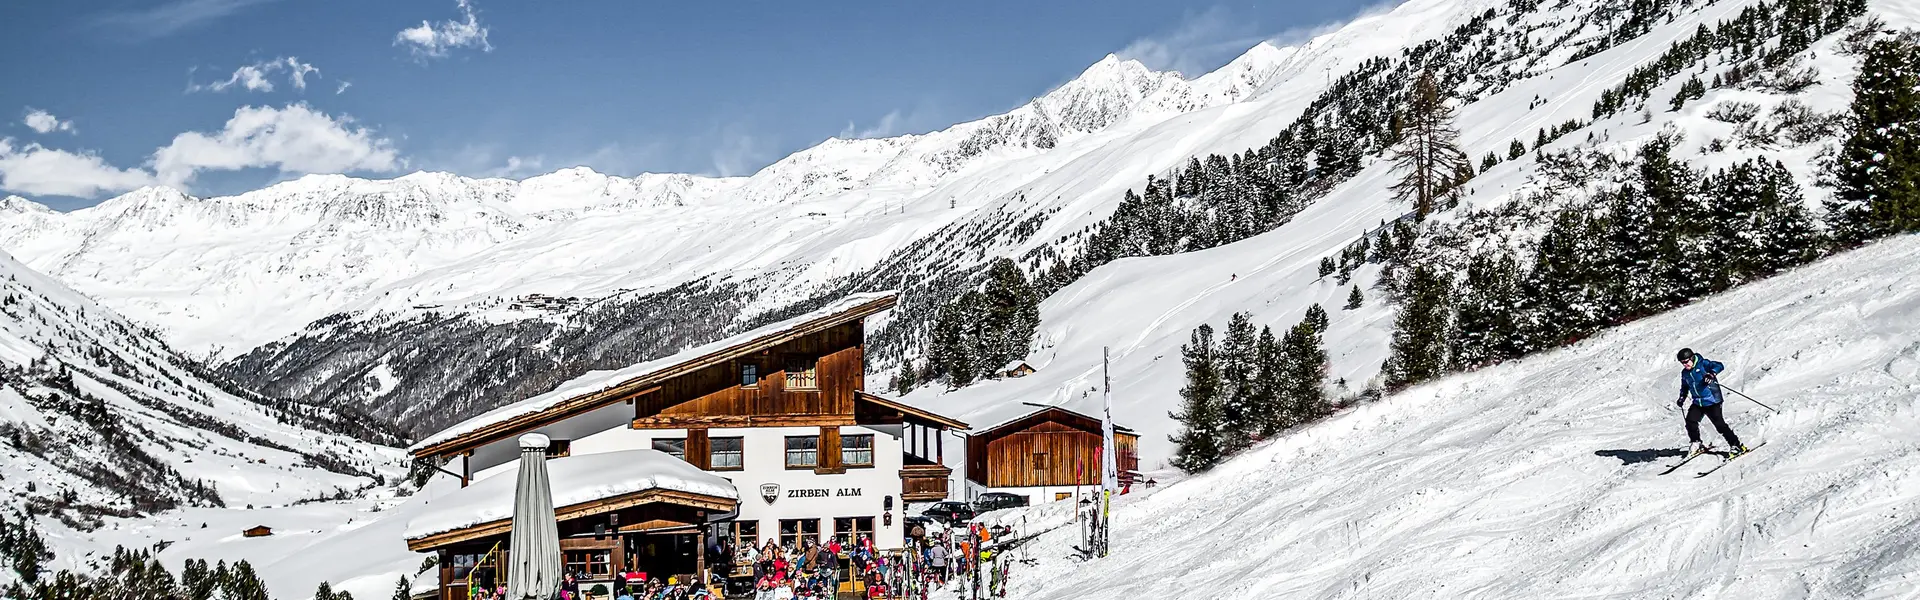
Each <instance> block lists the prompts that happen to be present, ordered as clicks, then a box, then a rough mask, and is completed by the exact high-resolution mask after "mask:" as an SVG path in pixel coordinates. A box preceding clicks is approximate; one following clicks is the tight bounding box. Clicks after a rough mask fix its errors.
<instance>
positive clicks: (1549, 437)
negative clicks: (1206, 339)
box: [996, 235, 1920, 600]
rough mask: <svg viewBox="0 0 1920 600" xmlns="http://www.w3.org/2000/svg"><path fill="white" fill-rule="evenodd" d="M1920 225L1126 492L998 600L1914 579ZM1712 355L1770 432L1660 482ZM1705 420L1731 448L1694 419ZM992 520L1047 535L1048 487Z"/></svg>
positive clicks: (1050, 546)
mask: <svg viewBox="0 0 1920 600" xmlns="http://www.w3.org/2000/svg"><path fill="white" fill-rule="evenodd" d="M1915 256H1920V236H1913V235H1909V236H1905V237H1901V238H1897V239H1894V240H1890V241H1886V242H1883V243H1879V244H1876V245H1873V246H1870V247H1867V248H1864V249H1861V250H1857V251H1854V252H1850V253H1847V254H1843V255H1839V256H1836V257H1832V258H1829V259H1827V260H1824V261H1822V262H1819V263H1817V264H1814V265H1810V266H1808V267H1805V268H1802V269H1799V270H1796V271H1793V272H1790V273H1787V274H1784V275H1781V276H1779V277H1776V278H1773V279H1771V280H1767V281H1763V282H1758V283H1754V284H1751V285H1749V286H1746V287H1743V288H1740V289H1736V290H1734V291H1732V292H1729V293H1726V294H1723V295H1720V296H1716V297H1712V298H1709V299H1706V300H1703V301H1700V302H1698V303H1696V304H1694V305H1690V306H1687V307H1684V308H1681V309H1679V310H1676V311H1673V312H1670V313H1668V314H1665V315H1660V316H1657V317H1653V318H1649V319H1645V320H1642V321H1638V322H1635V323H1631V324H1628V325H1625V326H1622V327H1618V328H1616V329H1613V330H1610V331H1607V332H1605V333H1603V334H1602V335H1599V336H1596V337H1594V338H1590V339H1588V340H1585V341H1583V342H1581V343H1579V344H1576V345H1574V346H1572V347H1568V348H1565V349H1562V350H1559V351H1555V352H1550V353H1546V354H1543V355H1539V356H1535V357H1531V358H1527V359H1525V360H1520V361H1515V362H1511V363H1507V364H1503V365H1499V366H1495V367H1490V368H1487V369H1483V370H1480V371H1477V372H1473V373H1467V374H1461V375H1456V376H1452V377H1447V378H1445V379H1442V380H1440V381H1438V382H1435V383H1432V384H1428V385H1423V386H1418V387H1414V388H1411V389H1408V390H1405V391H1403V392H1401V393H1398V394H1394V395H1391V396H1389V397H1387V398H1385V399H1382V400H1380V401H1378V402H1374V403H1371V404H1366V405H1362V406H1359V407H1356V408H1353V409H1350V410H1348V411H1345V412H1342V413H1341V414H1338V415H1337V416H1334V417H1332V418H1330V419H1328V420H1326V421H1324V422H1321V423H1319V424H1316V425H1313V426H1310V427H1307V428H1304V429H1302V430H1299V431H1296V432H1293V433H1291V434H1290V435H1287V436H1285V437H1283V438H1281V439H1278V440H1275V441H1273V442H1271V443H1267V444H1264V445H1260V446H1257V447H1255V448H1253V449H1252V450H1250V451H1248V452H1247V453H1245V454H1243V455H1241V456H1239V457H1237V458H1235V459H1233V460H1231V461H1229V462H1227V463H1225V464H1223V465H1221V466H1219V467H1218V468H1216V469H1214V470H1213V471H1211V472H1208V473H1204V474H1200V475H1196V476H1194V477H1192V478H1190V479H1187V480H1184V481H1181V482H1179V483H1175V484H1172V485H1169V486H1163V487H1162V488H1161V489H1159V490H1155V491H1154V492H1153V493H1151V494H1142V495H1141V496H1138V497H1127V498H1124V499H1123V500H1122V501H1121V502H1119V503H1118V504H1117V508H1116V511H1115V519H1116V525H1115V533H1114V536H1113V548H1114V552H1113V554H1112V556H1110V557H1108V558H1104V559H1099V560H1095V561H1091V562H1086V563H1082V562H1079V561H1077V560H1073V559H1070V558H1068V556H1069V555H1070V554H1071V553H1072V550H1071V548H1072V547H1073V546H1074V545H1075V544H1077V543H1078V534H1077V533H1076V532H1075V530H1074V529H1073V528H1072V527H1067V528H1063V529H1060V530H1058V531H1055V532H1053V533H1048V534H1045V535H1042V536H1040V537H1039V538H1038V539H1035V540H1034V541H1033V542H1031V543H1029V544H1028V545H1026V546H1025V547H1023V548H1021V549H1019V550H1017V551H1015V552H1014V553H1013V556H1014V557H1015V558H1032V559H1035V560H1036V561H1037V564H1035V565H1022V564H1017V563H1016V564H1015V565H1014V567H1013V570H1014V571H1013V575H1012V578H1011V582H1010V587H1009V589H1008V592H1007V594H1006V597H1008V598H1020V599H1023V600H1048V599H1065V598H1119V597H1126V598H1156V599H1160V598H1195V599H1201V598H1205V599H1217V598H1593V599H1598V598H1622V599H1625V598H1636V599H1637V598H1740V599H1742V600H1760V599H1768V598H1920V408H1916V404H1920V260H1915V259H1914V257H1915ZM1682 346H1690V347H1692V348H1694V349H1696V350H1698V351H1700V352H1701V353H1703V354H1705V355H1706V356H1708V357H1710V358H1713V359H1715V360H1720V361H1724V362H1725V363H1726V364H1727V367H1728V370H1727V372H1726V373H1724V374H1723V375H1722V381H1723V382H1724V383H1726V384H1727V385H1730V386H1733V387H1735V388H1738V389H1740V390H1742V391H1745V392H1747V393H1749V394H1751V395H1753V396H1754V397H1756V398H1759V399H1761V400H1762V401H1765V402H1767V403H1768V404H1770V405H1772V406H1774V407H1775V408H1777V409H1779V410H1780V413H1779V414H1777V415H1776V414H1772V413H1769V412H1767V411H1766V410H1765V409H1762V408H1760V407H1759V406H1756V405H1755V404H1754V403H1752V402H1749V401H1747V400H1743V399H1739V398H1737V397H1736V398H1733V399H1731V400H1730V402H1729V404H1728V405H1727V409H1726V412H1727V416H1728V419H1729V421H1730V422H1731V424H1732V426H1733V427H1734V429H1735V431H1736V432H1737V433H1738V434H1740V435H1741V436H1743V437H1744V438H1745V441H1746V442H1747V443H1748V444H1750V445H1751V444H1754V443H1758V442H1763V441H1764V442H1767V446H1766V447H1765V448H1763V449H1761V450H1758V451H1757V452H1755V453H1754V454H1752V455H1749V456H1747V457H1745V458H1741V459H1740V460H1739V461H1738V462H1735V463H1734V464H1731V465H1728V466H1727V467H1726V468H1723V469H1720V470H1719V471H1718V472H1716V473H1714V474H1712V475H1711V476H1708V477H1705V478H1695V477H1694V474H1695V473H1696V472H1699V471H1702V470H1705V469H1706V468H1709V467H1711V466H1713V465H1714V464H1716V463H1717V462H1718V461H1719V460H1720V459H1718V458H1715V457H1703V458H1701V459H1700V460H1696V461H1694V463H1692V464H1689V465H1687V466H1685V467H1683V468H1681V469H1680V470H1679V471H1676V472H1675V473H1673V474H1671V475H1666V476H1658V475H1656V473H1658V472H1659V471H1661V470H1662V469H1664V467H1665V466H1666V465H1668V464H1670V463H1671V462H1672V461H1675V460H1677V458H1674V457H1656V456H1654V455H1655V454H1656V453H1659V452H1660V451H1662V450H1671V449H1677V448H1680V447H1682V446H1683V445H1684V444H1685V442H1686V437H1685V433H1684V432H1683V431H1682V428H1681V413H1680V412H1679V410H1678V409H1676V408H1675V407H1674V405H1673V402H1674V399H1675V397H1676V396H1677V391H1678V377H1677V375H1678V367H1677V366H1676V364H1675V363H1674V361H1673V354H1674V352H1675V351H1676V350H1677V349H1679V348H1680V347H1682ZM1703 429H1705V431H1704V432H1703V435H1705V436H1707V437H1708V438H1709V439H1710V440H1711V441H1713V442H1715V443H1722V442H1720V441H1719V440H1718V439H1717V436H1714V435H1713V434H1712V428H1711V426H1707V425H1705V424H1703ZM1028 510H1029V511H1030V512H1029V513H1028V514H1024V515H1023V514H1020V513H1018V512H1015V513H1012V514H1001V515H996V518H998V519H1000V520H1005V521H1012V522H1020V521H1022V520H1023V518H1024V520H1025V521H1026V523H1025V524H1024V525H1023V527H1024V529H1025V530H1027V531H1041V530H1044V529H1046V528H1047V527H1050V526H1052V525H1055V524H1059V522H1060V521H1061V515H1062V514H1064V512H1063V511H1061V510H1059V507H1058V506H1055V505H1045V506H1041V507H1037V508H1034V509H1028Z"/></svg>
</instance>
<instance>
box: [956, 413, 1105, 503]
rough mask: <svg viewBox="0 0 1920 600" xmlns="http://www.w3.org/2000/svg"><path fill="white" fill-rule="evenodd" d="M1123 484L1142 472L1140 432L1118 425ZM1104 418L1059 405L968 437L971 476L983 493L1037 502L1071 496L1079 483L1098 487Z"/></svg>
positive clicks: (976, 486)
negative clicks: (1000, 494)
mask: <svg viewBox="0 0 1920 600" xmlns="http://www.w3.org/2000/svg"><path fill="white" fill-rule="evenodd" d="M1114 445H1115V446H1116V447H1117V449H1118V452H1117V454H1118V456H1117V463H1116V464H1117V465H1118V467H1119V470H1120V483H1121V485H1123V486H1125V485H1129V484H1131V483H1132V482H1133V479H1134V477H1135V476H1136V475H1138V474H1139V470H1140V455H1139V447H1140V435H1139V434H1138V433H1135V432H1134V431H1133V430H1132V429H1128V428H1126V427H1122V426H1119V425H1115V426H1114ZM1101 446H1102V443H1101V435H1100V419H1099V418H1097V417H1093V416H1089V415H1085V414H1082V413H1078V412H1074V411H1071V410H1067V409H1065V408H1061V407H1058V406H1036V408H1035V410H1034V411H1033V412H1030V413H1027V414H1025V415H1022V416H1019V417H1016V418H1013V419H1011V420H1008V421H1005V422H1003V423H1001V424H999V425H994V426H991V427H987V428H985V429H982V430H980V431H978V432H975V433H973V434H972V435H970V436H968V439H967V465H966V466H967V480H968V482H969V484H970V485H971V486H972V487H973V488H975V491H976V492H979V491H997V492H1009V493H1015V494H1021V495H1025V496H1028V498H1029V500H1031V501H1034V502H1046V501H1051V500H1056V499H1061V498H1066V497H1069V496H1070V495H1071V494H1072V488H1074V487H1076V486H1097V485H1100V452H1101Z"/></svg>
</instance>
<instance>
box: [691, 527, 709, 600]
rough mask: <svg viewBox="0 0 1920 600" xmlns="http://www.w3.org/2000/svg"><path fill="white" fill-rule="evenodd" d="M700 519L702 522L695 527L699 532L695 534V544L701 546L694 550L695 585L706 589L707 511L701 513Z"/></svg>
mask: <svg viewBox="0 0 1920 600" xmlns="http://www.w3.org/2000/svg"><path fill="white" fill-rule="evenodd" d="M699 521H700V524H699V525H697V526H695V529H694V530H695V531H696V532H697V533H695V534H694V545H696V546H699V548H697V549H695V550H694V551H693V556H694V563H693V564H694V567H693V585H696V586H699V587H700V589H705V588H706V587H707V516H706V513H704V512H703V513H700V518H699Z"/></svg>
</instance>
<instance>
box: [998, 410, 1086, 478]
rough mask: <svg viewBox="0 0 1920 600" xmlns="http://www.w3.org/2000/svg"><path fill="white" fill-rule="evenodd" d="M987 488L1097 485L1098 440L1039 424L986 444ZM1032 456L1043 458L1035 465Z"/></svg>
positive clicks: (1069, 429) (1050, 424) (1057, 425)
mask: <svg viewBox="0 0 1920 600" xmlns="http://www.w3.org/2000/svg"><path fill="white" fill-rule="evenodd" d="M986 446H987V448H986V460H987V482H986V483H987V486H988V487H1025V486H1036V485H1091V484H1098V483H1100V460H1099V456H1100V455H1099V452H1100V436H1099V435H1098V434H1093V433H1088V432H1085V431H1081V430H1079V429H1075V428H1072V427H1068V426H1066V425H1063V424H1060V423H1055V422H1051V421H1048V422H1042V423H1038V424H1035V425H1033V426H1031V427H1028V428H1026V429H1022V430H1020V431H1017V432H1014V433H1010V434H1007V435H1005V436H1002V437H1000V438H999V439H995V440H992V441H990V442H988V443H987V444H986ZM1036 454H1045V456H1044V457H1043V458H1041V459H1038V460H1039V464H1035V463H1036V458H1035V455H1036Z"/></svg>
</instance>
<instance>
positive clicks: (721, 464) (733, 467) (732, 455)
mask: <svg viewBox="0 0 1920 600" xmlns="http://www.w3.org/2000/svg"><path fill="white" fill-rule="evenodd" d="M708 443H709V445H711V446H712V452H710V453H709V455H708V457H709V458H710V459H711V461H710V462H708V463H707V464H708V467H709V468H711V469H712V470H715V471H738V470H740V469H741V468H742V467H743V466H744V465H743V464H742V463H741V459H743V458H745V454H746V453H745V452H743V451H742V450H743V448H742V446H741V441H740V438H737V437H717V438H711V439H709V440H708Z"/></svg>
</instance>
